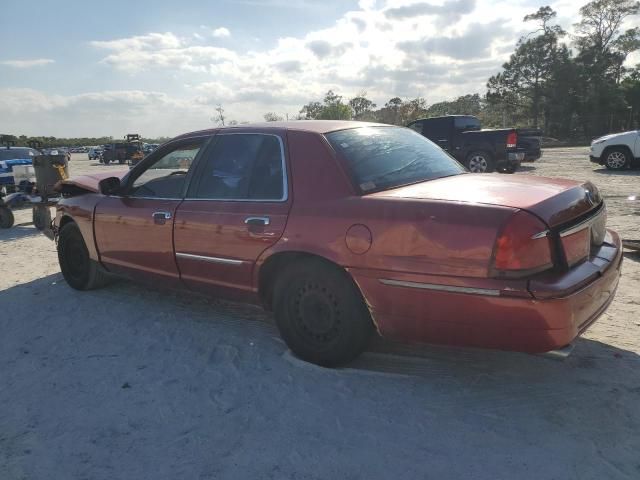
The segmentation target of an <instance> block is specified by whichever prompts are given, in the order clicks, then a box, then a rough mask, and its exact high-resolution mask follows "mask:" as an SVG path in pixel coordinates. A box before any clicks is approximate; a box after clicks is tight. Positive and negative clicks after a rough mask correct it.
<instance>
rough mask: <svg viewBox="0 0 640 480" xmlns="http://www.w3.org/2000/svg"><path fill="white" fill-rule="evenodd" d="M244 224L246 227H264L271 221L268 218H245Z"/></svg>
mask: <svg viewBox="0 0 640 480" xmlns="http://www.w3.org/2000/svg"><path fill="white" fill-rule="evenodd" d="M244 223H245V224H246V225H249V226H250V227H251V226H254V227H257V226H260V227H266V226H267V225H269V224H270V223H271V220H270V219H269V217H247V218H245V219H244Z"/></svg>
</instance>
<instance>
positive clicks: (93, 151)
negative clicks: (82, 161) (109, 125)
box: [87, 147, 102, 160]
mask: <svg viewBox="0 0 640 480" xmlns="http://www.w3.org/2000/svg"><path fill="white" fill-rule="evenodd" d="M101 155H102V148H99V147H93V148H90V149H89V151H88V152H87V156H88V157H89V160H98V159H99V158H100V156H101Z"/></svg>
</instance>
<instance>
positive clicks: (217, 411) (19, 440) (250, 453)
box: [0, 148, 640, 480]
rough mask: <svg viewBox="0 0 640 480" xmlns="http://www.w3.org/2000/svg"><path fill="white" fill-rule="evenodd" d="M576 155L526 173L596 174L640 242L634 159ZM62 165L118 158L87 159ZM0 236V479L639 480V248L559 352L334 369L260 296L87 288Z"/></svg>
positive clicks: (20, 230) (434, 350) (77, 168)
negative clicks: (593, 159) (312, 356)
mask: <svg viewBox="0 0 640 480" xmlns="http://www.w3.org/2000/svg"><path fill="white" fill-rule="evenodd" d="M586 155H587V152H586V149H582V148H573V149H562V150H548V151H546V152H545V156H544V158H543V160H542V161H540V162H538V163H536V164H535V165H531V166H527V167H525V169H524V171H523V172H522V173H521V174H527V175H528V174H533V175H548V176H561V177H569V178H575V179H591V180H593V181H594V182H595V183H596V184H597V185H598V186H600V188H601V189H602V190H603V192H604V194H605V195H606V197H607V202H608V205H609V224H610V226H611V227H613V228H615V229H617V230H618V231H619V232H621V234H622V235H623V236H625V237H627V238H640V232H639V231H638V220H639V217H638V214H640V204H635V205H632V204H631V203H630V202H627V201H626V200H625V199H626V197H627V196H629V195H631V194H640V171H635V172H625V173H619V174H612V173H609V172H606V171H605V170H603V169H601V168H597V167H595V166H593V165H591V164H589V162H588V159H587V157H586ZM71 168H72V173H75V174H78V173H82V172H83V171H84V172H86V171H96V170H105V169H107V168H109V169H113V170H116V169H118V168H119V167H117V166H109V167H104V166H99V165H97V164H95V162H89V161H87V160H86V157H84V156H82V155H75V156H74V158H73V160H72V167H71ZM16 216H17V223H18V225H17V226H16V227H14V228H13V229H11V230H9V231H0V407H1V410H0V479H2V480H17V479H65V480H69V479H91V480H94V479H96V480H97V479H109V480H113V479H154V480H160V479H172V480H173V479H214V478H234V479H235V478H247V479H248V478H251V479H285V478H286V479H289V478H291V479H326V478H340V479H342V478H345V479H360V478H362V479H377V478H379V479H389V478H409V479H418V478H420V479H426V478H434V479H448V478H464V479H469V478H473V479H502V478H518V479H536V480H538V479H551V478H557V479H602V478H607V479H638V478H640V455H639V453H638V452H640V357H639V354H640V307H639V305H640V295H639V294H638V281H639V280H640V257H639V256H638V255H637V254H635V253H627V254H625V256H626V259H625V265H624V275H623V278H622V281H621V284H620V288H619V291H618V295H617V297H616V299H615V301H614V302H613V304H612V305H611V307H610V308H609V310H608V312H607V313H606V314H605V315H604V316H603V317H602V318H601V319H600V321H599V322H597V323H596V324H595V325H594V326H593V328H592V329H591V330H590V331H589V332H588V333H587V334H586V335H585V336H584V338H582V339H580V340H579V341H578V342H577V345H576V349H575V351H574V353H573V354H572V356H571V357H570V358H569V359H568V360H566V361H564V362H557V361H553V360H549V359H546V358H542V357H538V356H528V355H523V354H514V353H503V352H486V351H479V350H461V349H450V348H438V347H429V346H423V347H402V346H397V345H390V344H386V343H385V342H377V344H376V345H374V346H373V347H372V351H371V352H369V353H366V354H365V355H364V356H363V357H362V358H361V359H359V360H358V361H357V362H356V363H354V364H353V365H351V366H349V368H344V369H340V370H327V369H322V368H319V367H315V366H313V365H309V364H306V363H303V362H301V361H299V360H297V359H295V358H294V357H292V356H291V354H290V353H288V351H287V349H286V347H285V346H284V345H283V343H282V342H281V340H280V339H279V338H278V335H277V332H276V330H275V328H274V327H273V325H272V322H271V320H270V319H269V318H268V317H267V316H266V315H265V314H264V313H262V312H261V311H260V310H258V309H255V308H253V307H247V306H242V305H234V304H229V303H224V302H220V301H216V300H212V299H207V298H203V297H199V296H194V295H190V294H186V293H175V292H164V291H156V290H151V289H149V288H146V287H141V286H138V285H135V284H132V283H129V282H119V283H116V284H114V285H112V286H110V287H108V288H105V289H102V290H97V291H93V292H87V293H79V292H76V291H74V290H72V289H70V288H69V287H68V286H67V285H66V284H65V282H64V280H63V279H62V277H61V275H60V273H59V269H58V265H57V259H56V253H55V248H54V244H53V243H52V242H50V241H49V240H47V239H46V238H45V237H44V236H42V235H41V234H39V233H37V232H36V230H35V229H34V228H33V227H32V226H31V225H29V224H28V223H27V222H28V221H29V218H30V213H29V212H27V211H20V212H17V215H16Z"/></svg>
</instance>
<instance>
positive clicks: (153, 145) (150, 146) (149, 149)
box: [143, 143, 160, 155]
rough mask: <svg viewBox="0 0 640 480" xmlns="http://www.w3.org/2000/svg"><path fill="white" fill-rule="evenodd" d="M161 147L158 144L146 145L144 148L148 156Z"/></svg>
mask: <svg viewBox="0 0 640 480" xmlns="http://www.w3.org/2000/svg"><path fill="white" fill-rule="evenodd" d="M159 146H160V144H158V143H145V145H144V147H143V151H144V154H145V155H148V154H149V153H151V152H153V151H154V150H155V149H156V148H158V147H159Z"/></svg>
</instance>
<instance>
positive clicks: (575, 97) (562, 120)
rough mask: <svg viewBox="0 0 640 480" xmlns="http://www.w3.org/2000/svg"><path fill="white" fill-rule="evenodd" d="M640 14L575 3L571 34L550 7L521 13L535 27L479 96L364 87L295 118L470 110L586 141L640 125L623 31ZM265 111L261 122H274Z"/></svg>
mask: <svg viewBox="0 0 640 480" xmlns="http://www.w3.org/2000/svg"><path fill="white" fill-rule="evenodd" d="M639 12H640V2H638V1H633V0H593V1H591V2H589V3H587V4H586V5H584V6H583V7H582V8H580V20H579V22H578V23H576V24H575V25H574V26H575V34H574V35H572V36H570V35H568V34H567V32H565V31H564V30H563V29H562V28H561V26H560V25H557V24H555V23H554V20H555V18H556V12H555V11H554V10H553V9H552V8H551V7H549V6H544V7H540V8H539V9H538V11H536V12H534V13H531V14H529V15H526V16H525V17H524V19H523V20H524V22H525V23H528V24H531V25H532V31H531V32H530V33H529V34H528V35H525V36H524V37H522V38H520V40H519V41H518V43H517V45H516V48H515V51H514V53H513V54H512V55H511V57H510V58H509V61H507V62H506V63H504V64H503V66H502V69H501V71H500V72H498V73H496V74H495V75H493V76H491V78H489V79H488V81H487V84H486V86H487V91H486V93H485V94H484V95H482V96H481V95H480V94H478V93H474V94H468V95H463V96H461V97H459V98H457V99H455V100H453V101H444V102H439V103H435V104H433V105H427V101H426V100H425V98H423V97H420V96H419V97H416V98H414V99H404V100H403V99H401V98H399V97H395V98H392V99H390V100H389V101H388V102H386V103H385V104H384V105H383V106H382V107H380V108H378V107H377V105H375V104H374V103H373V102H372V101H371V100H369V99H368V98H367V96H366V92H362V93H360V94H358V95H356V96H355V97H354V98H351V99H348V100H345V99H343V97H342V96H340V95H338V94H336V93H334V92H333V91H331V90H330V91H329V92H327V94H326V95H325V97H324V99H323V100H322V101H313V102H310V103H308V104H306V105H304V106H303V107H302V109H301V110H300V113H299V116H298V118H300V119H344V120H347V119H355V120H368V121H376V122H382V123H390V124H395V125H406V124H407V123H408V122H410V121H411V120H414V119H416V118H420V117H430V116H438V115H447V114H449V115H453V114H469V115H476V116H478V117H479V118H480V119H481V120H482V121H483V123H484V124H485V125H486V126H490V127H498V126H503V127H504V126H529V127H534V128H540V129H541V130H542V131H543V132H544V134H545V135H547V136H551V137H556V138H561V139H590V138H593V137H594V136H597V135H601V134H604V133H607V132H611V131H619V130H623V129H631V128H637V127H638V125H639V124H640V64H638V65H637V66H636V67H635V68H627V67H625V66H624V64H625V62H626V60H627V57H628V56H629V54H631V53H632V52H634V51H636V50H638V49H640V28H638V27H634V28H631V29H627V30H625V31H622V24H623V22H624V21H625V20H626V19H627V18H629V17H632V16H635V15H637V14H638V13H639ZM279 119H281V118H280V117H279V116H278V115H276V114H274V113H272V112H270V113H268V114H265V120H267V121H270V120H279Z"/></svg>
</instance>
